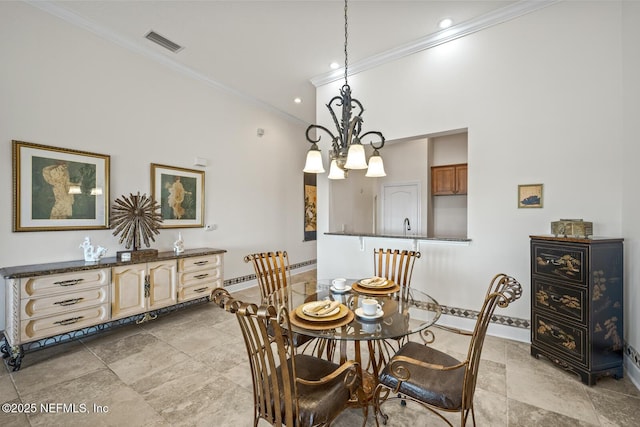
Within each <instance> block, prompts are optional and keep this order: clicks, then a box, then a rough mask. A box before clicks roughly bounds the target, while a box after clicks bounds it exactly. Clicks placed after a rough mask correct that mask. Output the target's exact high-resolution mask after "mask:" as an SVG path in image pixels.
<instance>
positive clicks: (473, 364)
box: [462, 273, 522, 408]
mask: <svg viewBox="0 0 640 427" xmlns="http://www.w3.org/2000/svg"><path fill="white" fill-rule="evenodd" d="M520 296H522V286H521V285H520V283H518V281H517V280H516V279H514V278H513V277H511V276H507V275H506V274H502V273H501V274H497V275H496V276H495V277H494V278H493V280H491V283H490V284H489V289H488V290H487V293H486V295H485V299H484V303H483V305H482V308H481V309H480V312H479V313H478V320H477V321H476V326H475V328H474V330H473V335H472V336H471V341H470V343H469V352H468V354H467V360H468V362H469V363H468V365H467V368H466V372H465V378H464V390H463V392H462V399H463V405H464V406H465V407H467V408H469V407H471V405H472V402H473V394H474V392H475V388H476V381H477V380H478V369H479V366H480V355H481V353H482V346H483V344H484V339H485V337H486V335H487V328H488V327H489V323H491V318H492V317H493V312H494V311H495V309H496V307H500V308H505V307H507V306H508V305H509V304H511V303H512V302H514V301H515V300H517V299H518V298H520Z"/></svg>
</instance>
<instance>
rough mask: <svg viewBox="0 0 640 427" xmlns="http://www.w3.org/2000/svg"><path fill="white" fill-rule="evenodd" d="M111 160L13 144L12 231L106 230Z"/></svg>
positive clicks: (57, 148)
mask: <svg viewBox="0 0 640 427" xmlns="http://www.w3.org/2000/svg"><path fill="white" fill-rule="evenodd" d="M109 161H110V157H109V156H108V155H105V154H96V153H89V152H87V151H79V150H70V149H67V148H59V147H51V146H47V145H40V144H33V143H30V142H23V141H13V231H60V230H91V229H107V228H109Z"/></svg>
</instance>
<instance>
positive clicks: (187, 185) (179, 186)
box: [151, 163, 204, 228]
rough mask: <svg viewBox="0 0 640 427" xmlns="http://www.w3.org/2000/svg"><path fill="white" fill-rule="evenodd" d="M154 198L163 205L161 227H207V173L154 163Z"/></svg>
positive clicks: (152, 191) (152, 175) (152, 192)
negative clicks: (205, 192)
mask: <svg viewBox="0 0 640 427" xmlns="http://www.w3.org/2000/svg"><path fill="white" fill-rule="evenodd" d="M151 195H152V197H153V199H154V200H156V201H157V202H158V204H159V205H160V215H161V216H162V223H161V224H160V228H196V227H204V171H201V170H195V169H186V168H181V167H176V166H167V165H160V164H157V163H152V164H151Z"/></svg>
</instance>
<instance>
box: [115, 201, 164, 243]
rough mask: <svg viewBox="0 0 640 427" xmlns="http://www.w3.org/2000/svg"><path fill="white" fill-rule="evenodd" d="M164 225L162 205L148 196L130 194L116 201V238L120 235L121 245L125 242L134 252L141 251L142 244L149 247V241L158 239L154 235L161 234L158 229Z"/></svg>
mask: <svg viewBox="0 0 640 427" xmlns="http://www.w3.org/2000/svg"><path fill="white" fill-rule="evenodd" d="M160 223H162V216H161V214H160V205H158V203H157V202H156V201H155V200H153V199H152V198H149V197H147V195H146V194H143V195H142V196H141V195H140V192H138V194H137V195H135V196H134V195H133V194H129V197H128V198H127V197H126V196H120V198H119V199H116V200H115V201H114V206H113V209H112V213H111V226H112V227H113V228H114V229H115V230H114V232H113V235H114V236H117V235H119V234H120V241H119V243H122V242H125V247H126V248H127V249H130V248H131V246H132V245H133V250H136V251H137V250H139V249H140V242H141V241H143V242H144V244H145V245H146V246H147V247H149V246H150V245H151V243H150V242H149V240H153V241H154V242H155V241H156V239H155V238H154V234H160V232H159V231H158V228H159V227H160Z"/></svg>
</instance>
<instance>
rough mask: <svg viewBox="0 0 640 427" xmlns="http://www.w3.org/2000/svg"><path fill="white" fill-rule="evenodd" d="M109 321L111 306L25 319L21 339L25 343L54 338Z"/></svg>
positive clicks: (104, 305) (22, 323) (22, 324)
mask: <svg viewBox="0 0 640 427" xmlns="http://www.w3.org/2000/svg"><path fill="white" fill-rule="evenodd" d="M108 320H109V304H101V305H99V306H95V307H90V308H85V309H83V310H76V311H71V312H68V313H62V314H58V315H55V316H48V317H41V318H39V319H23V320H22V322H21V331H20V332H21V334H20V335H21V339H22V341H23V342H26V341H33V340H36V339H39V338H45V337H52V336H54V335H59V334H62V333H65V332H69V331H74V330H76V329H82V328H86V327H87V326H92V325H95V324H98V323H104V322H106V321H108Z"/></svg>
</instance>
